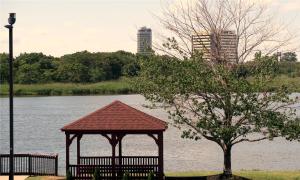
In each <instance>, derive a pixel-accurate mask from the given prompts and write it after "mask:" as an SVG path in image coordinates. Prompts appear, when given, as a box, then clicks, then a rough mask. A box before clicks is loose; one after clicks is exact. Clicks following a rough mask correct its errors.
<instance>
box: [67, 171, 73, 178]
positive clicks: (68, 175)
mask: <svg viewBox="0 0 300 180" xmlns="http://www.w3.org/2000/svg"><path fill="white" fill-rule="evenodd" d="M72 179H73V178H72V174H71V172H70V171H67V174H66V180H72Z"/></svg>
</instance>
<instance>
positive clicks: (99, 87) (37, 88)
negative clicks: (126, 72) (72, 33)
mask: <svg viewBox="0 0 300 180" xmlns="http://www.w3.org/2000/svg"><path fill="white" fill-rule="evenodd" d="M14 93H15V95H16V96H60V95H106V94H131V93H133V90H132V88H131V86H130V84H129V82H128V81H127V80H124V79H122V80H116V81H104V82H99V83H93V84H75V83H51V84H32V85H23V84H15V85H14ZM7 95H8V85H7V84H1V85H0V96H7Z"/></svg>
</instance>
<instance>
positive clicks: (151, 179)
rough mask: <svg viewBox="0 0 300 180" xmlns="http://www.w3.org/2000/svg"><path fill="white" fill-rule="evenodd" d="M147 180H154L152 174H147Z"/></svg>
mask: <svg viewBox="0 0 300 180" xmlns="http://www.w3.org/2000/svg"><path fill="white" fill-rule="evenodd" d="M148 180H154V173H153V172H150V173H149V174H148Z"/></svg>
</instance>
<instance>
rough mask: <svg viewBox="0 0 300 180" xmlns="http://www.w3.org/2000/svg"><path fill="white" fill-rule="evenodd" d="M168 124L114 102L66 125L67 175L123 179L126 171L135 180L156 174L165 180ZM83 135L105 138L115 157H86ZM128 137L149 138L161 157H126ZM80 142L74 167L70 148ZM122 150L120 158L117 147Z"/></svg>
mask: <svg viewBox="0 0 300 180" xmlns="http://www.w3.org/2000/svg"><path fill="white" fill-rule="evenodd" d="M166 129H167V123H166V122H164V121H162V120H160V119H158V118H155V117H153V116H150V115H148V114H146V113H144V112H142V111H139V110H137V109H135V108H132V107H130V106H128V105H126V104H124V103H122V102H120V101H114V102H113V103H111V104H109V105H107V106H105V107H103V108H101V109H99V110H97V111H95V112H93V113H91V114H89V115H87V116H84V117H82V118H80V119H79V120H77V121H75V122H73V123H71V124H68V125H66V126H64V127H63V128H62V129H61V130H62V131H64V132H65V134H66V172H69V173H71V175H72V177H73V178H75V179H91V178H92V174H93V172H94V171H95V170H96V169H98V170H99V171H100V175H101V177H102V178H103V179H113V180H115V179H121V178H122V176H123V174H124V173H125V172H127V173H129V175H130V176H131V177H132V178H134V179H145V178H146V177H147V176H148V174H149V173H150V172H153V173H154V175H155V177H156V179H159V180H162V179H163V170H164V167H163V132H164V131H165V130H166ZM83 135H102V136H103V137H105V138H107V140H108V141H109V143H110V145H111V148H112V155H111V156H106V157H104V156H102V157H83V156H81V155H80V140H81V138H82V136H83ZM126 135H148V136H150V137H151V138H153V139H154V140H155V142H156V144H157V146H158V156H123V155H122V139H123V138H124V136H126ZM75 138H76V139H77V164H70V145H71V143H72V141H73V140H74V139H75ZM117 146H118V148H119V150H118V155H116V148H117Z"/></svg>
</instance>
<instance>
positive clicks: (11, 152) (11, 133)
mask: <svg viewBox="0 0 300 180" xmlns="http://www.w3.org/2000/svg"><path fill="white" fill-rule="evenodd" d="M15 22H16V14H15V13H9V18H8V24H9V25H6V26H5V27H6V28H8V30H9V139H10V141H9V180H13V179H14V116H13V115H14V109H13V107H14V106H13V24H14V23H15Z"/></svg>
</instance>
